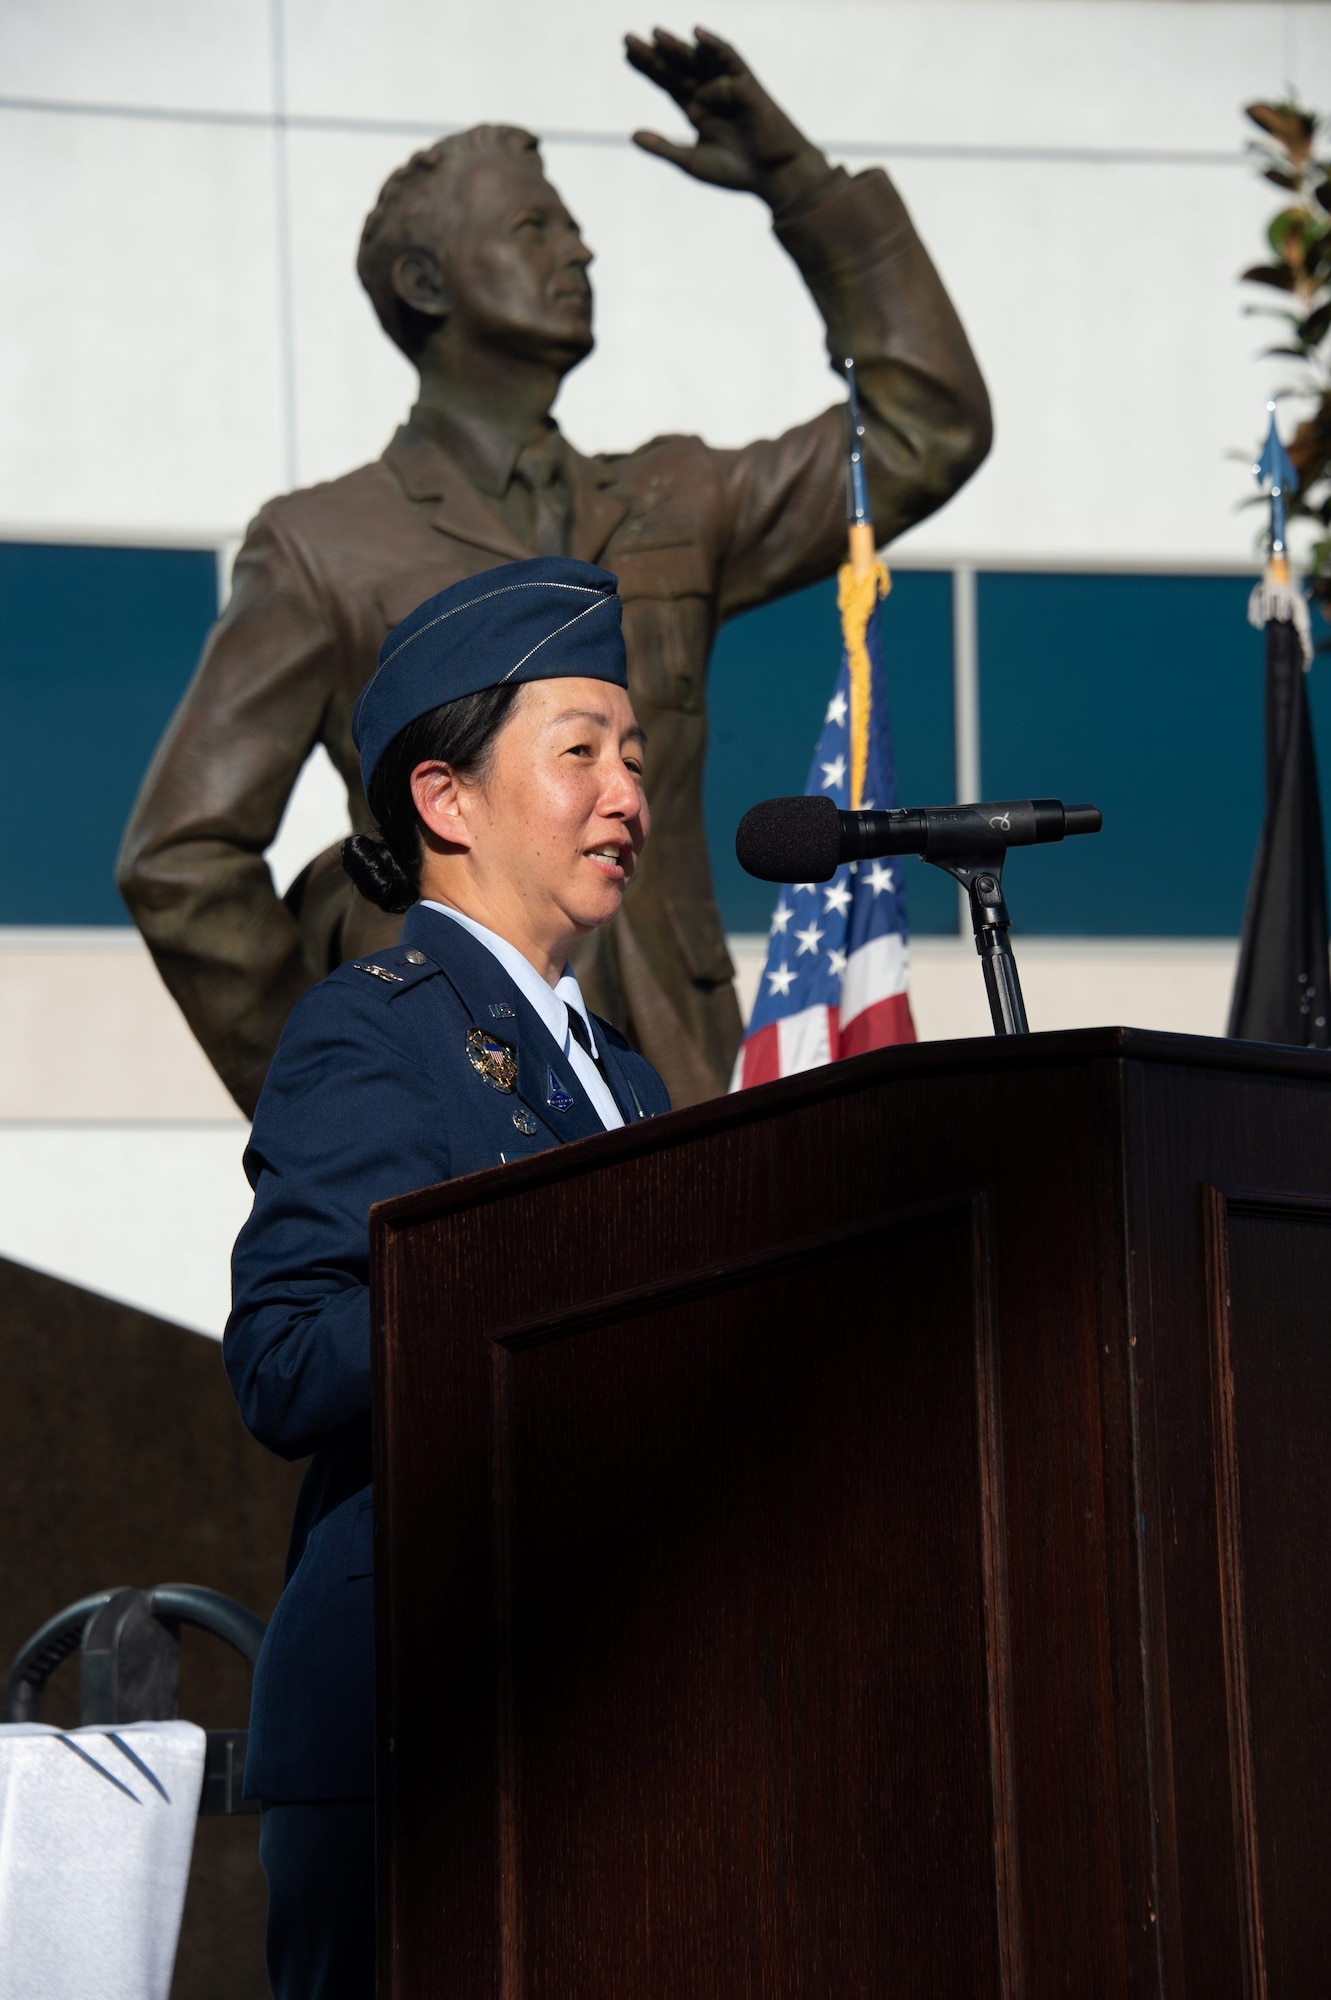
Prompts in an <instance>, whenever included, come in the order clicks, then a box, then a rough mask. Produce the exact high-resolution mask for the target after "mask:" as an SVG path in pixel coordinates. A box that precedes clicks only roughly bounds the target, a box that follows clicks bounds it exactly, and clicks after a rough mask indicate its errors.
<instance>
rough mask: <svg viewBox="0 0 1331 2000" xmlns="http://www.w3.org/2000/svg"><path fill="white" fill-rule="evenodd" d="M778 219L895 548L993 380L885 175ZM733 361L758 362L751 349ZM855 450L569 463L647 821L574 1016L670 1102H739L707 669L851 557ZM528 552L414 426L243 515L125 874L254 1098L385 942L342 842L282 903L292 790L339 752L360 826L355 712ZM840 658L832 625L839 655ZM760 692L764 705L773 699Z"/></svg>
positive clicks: (879, 522)
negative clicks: (627, 713) (843, 360)
mask: <svg viewBox="0 0 1331 2000" xmlns="http://www.w3.org/2000/svg"><path fill="white" fill-rule="evenodd" d="M775 226H776V233H777V236H778V238H779V240H780V241H781V242H782V244H783V245H784V246H785V248H786V249H787V250H788V251H789V253H790V254H791V256H792V257H793V258H794V260H795V262H796V264H797V265H798V266H799V268H800V270H801V271H802V273H803V275H804V277H805V280H806V282H807V283H808V285H809V288H810V290H811V291H812V293H813V296H814V298H815V300H816V302H817V304H818V306H819V308H820V310H821V311H822V314H823V317H824V319H825V321H826V323H827V327H828V345H829V350H830V352H831V353H832V355H833V356H834V357H836V358H837V359H838V361H839V359H840V357H842V356H844V355H847V354H849V355H853V356H854V357H855V361H856V364H857V373H858V379H859V386H860V393H861V401H862V406H863V411H864V417H865V423H866V427H867V435H866V439H865V459H866V464H867V468H868V472H869V480H870V493H871V499H872V503H873V512H874V520H875V523H876V526H877V529H878V533H879V536H880V539H882V540H890V539H891V538H892V537H893V536H895V535H897V534H899V533H900V532H901V531H902V530H903V529H904V528H906V527H908V526H909V525H910V524H911V523H912V522H914V521H917V520H919V519H921V518H922V517H923V516H925V515H926V514H929V513H931V512H932V511H933V510H934V509H935V508H936V507H938V506H939V505H941V504H942V502H943V501H944V500H945V499H947V497H948V496H949V495H950V494H951V493H952V492H953V491H954V490H955V489H956V487H957V486H959V485H960V484H961V483H962V481H963V480H964V479H965V478H966V477H967V476H968V475H969V474H970V472H971V471H972V470H973V469H974V467H975V466H976V465H977V464H978V462H979V460H980V459H981V458H982V457H983V455H984V452H985V450H986V449H987V447H988V441H989V435H990V432H989V412H988V402H987V398H986V395H985V390H984V385H983V383H982V381H981V379H980V375H979V371H978V369H977V368H976V365H975V362H974V359H973V357H972V355H971V352H970V348H969V346H968V345H967V342H966V337H965V334H964V332H963V331H962V328H961V325H960V323H959V321H958V319H957V317H956V314H955V312H954V311H953V308H952V306H951V303H950V301H949V299H948V297H947V294H946V292H945V291H944V289H943V286H942V283H941V281H940V280H939V278H938V276H937V274H936V272H935V271H934V269H933V266H932V264H931V263H930V261H929V258H928V255H927V253H926V252H925V250H924V248H923V246H922V244H921V243H920V241H919V239H918V237H917V236H916V235H915V232H914V230H913V228H912V227H911V224H910V220H909V218H908V216H907V215H906V212H905V209H904V207H903V205H902V203H901V201H900V198H899V197H898V195H897V194H896V192H895V190H894V189H893V187H892V186H891V183H890V182H889V181H888V179H887V177H886V175H885V174H883V173H882V172H881V171H879V170H877V169H874V170H873V171H870V172H868V173H864V174H860V175H858V176H856V177H855V178H853V179H852V178H850V177H848V176H847V175H846V174H845V173H844V172H843V171H842V170H841V169H839V168H838V169H836V170H834V171H832V172H830V173H829V174H828V176H827V177H826V179H825V180H824V181H822V182H821V183H820V184H819V185H818V187H817V188H815V189H814V190H813V191H812V193H810V194H809V195H806V196H805V197H804V198H803V199H802V200H801V201H800V202H799V203H798V204H796V205H795V206H794V207H793V208H792V209H790V210H788V211H786V212H785V213H784V214H783V215H781V216H779V217H778V218H777V221H776V225H775ZM730 365H732V366H733V367H735V368H737V369H742V367H743V356H742V354H737V355H736V356H734V357H733V359H732V361H731V364H730ZM844 456H845V425H844V416H843V406H841V405H837V406H835V407H834V408H832V409H830V410H827V411H825V412H824V413H823V414H822V415H821V416H819V417H816V418H814V419H813V420H812V421H811V422H809V423H805V424H801V425H798V426H797V427H796V428H795V429H793V430H790V431H787V432H786V433H785V435H784V436H782V437H779V438H777V439H775V440H762V441H759V442H757V443H754V444H751V445H747V446H745V447H743V448H742V449H737V450H720V449H715V448H713V447H710V446H708V445H706V444H705V443H703V442H702V440H701V439H699V438H696V437H664V438H658V439H655V440H654V441H653V442H652V443H650V444H647V445H645V446H643V447H642V449H641V450H638V451H635V452H631V453H629V454H627V455H625V456H622V457H613V456H606V457H599V458H590V459H589V458H583V457H581V456H580V455H578V454H576V453H573V452H571V451H570V453H569V464H570V467H571V475H572V504H571V514H570V523H569V531H568V542H569V550H568V552H569V553H570V554H571V555H575V556H579V557H582V558H584V559H586V560H589V561H594V562H598V563H602V564H604V565H605V567H607V568H608V569H611V570H613V571H614V572H615V573H616V575H617V576H618V578H619V585H620V591H621V594H622V597H623V600H624V634H625V639H626V641H627V646H628V663H629V687H630V694H631V697H632V700H633V703H634V706H635V708H636V710H637V713H638V717H639V719H640V721H641V722H642V724H643V726H644V728H645V729H646V731H647V762H646V779H647V791H648V797H649V799H650V802H651V807H652V819H653V831H652V838H651V841H650V842H649V844H648V847H647V849H646V852H645V854H644V856H643V860H642V864H641V866H640V868H639V870H638V873H637V876H636V878H635V880H634V882H633V884H632V886H631V888H630V889H629V892H628V895H627V897H626V899H625V905H624V908H623V910H622V911H621V913H620V916H619V917H618V918H617V919H616V921H615V923H614V924H613V925H611V926H610V927H609V928H608V929H607V930H606V931H604V932H601V933H598V934H597V935H596V936H595V937H594V938H593V939H592V940H591V941H590V942H589V943H588V945H587V946H586V947H584V948H583V950H582V951H581V952H580V954H579V956H578V960H577V971H578V976H579V981H580V983H581V985H582V988H583V992H584V994H585V996H586V999H587V1002H588V1005H589V1006H591V1007H593V1008H595V1009H596V1010H597V1012H599V1013H601V1014H603V1015H605V1016H607V1017H608V1018H610V1019H611V1020H613V1021H614V1022H615V1023H616V1024H617V1026H619V1027H620V1028H622V1029H623V1030H624V1031H625V1032H626V1033H627V1034H628V1035H629V1036H630V1038H631V1039H632V1041H633V1042H634V1044H635V1045H636V1046H637V1047H638V1048H640V1049H642V1050H643V1051H644V1052H645V1053H646V1054H648V1055H649V1056H650V1057H651V1059H652V1060H653V1062H654V1063H655V1064H656V1066H657V1068H658V1069H660V1070H661V1072H662V1074H663V1075H664V1077H665V1079H666V1082H667V1084H668V1086H669V1088H670V1091H671V1095H672V1097H673V1098H674V1101H675V1102H676V1104H684V1103H691V1102H694V1101H697V1100H698V1099H700V1098H702V1097H706V1096H709V1095H711V1094H713V1093H714V1092H716V1091H718V1090H722V1089H724V1088H725V1085H726V1082H727V1080H728V1076H729V1070H730V1065H731V1062H732V1060H733V1057H734V1054H735V1050H736V1048H737V1047H738V1043H739V1038H740V1018H739V1013H738V1009H737V1006H736V1002H735V998H734V992H733V988H732V985H731V978H732V967H731V963H730V959H729V956H728V954H727V951H726V944H725V938H724V935H723V931H722V927H721V921H720V917H719V913H718V911H717V907H716V901H715V897H714V893H713V889H712V880H711V869H710V865H709V861H708V853H707V842H706V835H705V830H704V825H703V811H702V776H703V761H704V752H705V747H706V707H705V682H706V668H707V659H708V654H709V651H710V648H711V643H712V639H713V637H714V635H715V632H716V629H717V626H718V624H719V623H720V622H721V621H722V620H724V619H726V618H729V617H731V616H732V615H733V614H734V613H736V612H739V611H742V610H744V609H746V608H747V607H749V606H752V605H756V604H761V603H763V602H766V601H767V600H769V599H771V598H774V597H777V596H780V595H781V594H782V593H783V592H785V591H790V590H794V589H796V588H798V587H800V586H802V585H804V584H808V583H811V582H814V581H816V580H817V579H818V578H821V577H826V576H828V575H831V574H832V573H833V572H834V571H835V569H836V567H837V565H838V563H839V562H840V561H841V560H842V559H843V558H844V552H845V535H846V530H845V473H844ZM530 553H531V551H530V550H529V549H527V548H525V547H524V546H523V545H522V544H521V543H520V542H519V541H518V540H517V539H516V538H515V536H514V535H513V533H512V532H511V531H510V530H509V528H508V527H507V526H506V525H505V523H504V522H503V521H502V520H501V519H500V517H499V515H498V513H497V512H496V511H495V509H494V507H493V506H492V505H491V504H490V502H489V501H488V499H487V498H486V497H485V496H484V495H483V494H482V493H481V492H480V491H479V490H478V489H477V487H475V486H474V485H473V484H472V483H471V482H470V481H469V480H468V478H467V477H466V476H465V474H464V473H463V472H462V470H461V469H460V468H459V467H458V466H457V465H456V464H455V463H454V461H453V460H452V459H451V458H450V457H449V456H448V455H447V454H446V453H445V452H444V450H443V449H442V448H441V447H440V446H439V445H438V444H436V443H435V442H433V441H432V440H431V439H430V438H428V437H427V436H426V435H425V433H424V431H422V430H421V429H419V428H418V427H417V426H415V425H414V424H410V423H409V424H408V425H407V426H406V427H405V428H404V429H402V430H400V431H399V432H398V434H397V436H396V437H395V438H394V439H393V441H392V443H391V444H390V445H389V447H388V449H387V451H386V452H385V453H384V456H383V458H382V459H380V460H379V461H378V462H376V463H375V464H373V465H368V466H363V467H362V468H361V469H360V470H359V471H356V472H352V473H349V474H347V475H346V477H345V478H342V479H337V480H334V481H332V482H331V483H329V484H326V485H322V486H316V487H313V488H310V489H309V490H307V491H303V492H298V493H293V494H290V495H288V496H287V497H285V498H283V499H279V500H274V501H271V502H270V503H269V504H268V505H267V506H265V507H264V508H263V510H262V511H261V513H260V514H259V516H258V518H257V520H256V521H255V522H254V524H253V525H252V527H251V528H250V531H249V534H248V536H247V538H246V541H245V544H244V547H243V548H242V550H241V552H240V554H239V556H238V558H237V561H236V565H235V571H234V579H233V586H232V594H231V599H230V602H229V604H228V606H227V609H226V611H225V613H224V615H223V617H222V618H221V620H220V621H219V623H218V625H217V626H216V627H215V629H214V632H213V634H212V637H211V639H210V641H209V644H208V646H207V649H206V650H205V653H204V656H203V659H202V661H201V662H200V666H199V669H198V673H197V675H196V677H195V679H194V682H193V684H192V685H191V687H190V689H189V690H188V692H187V694H186V696H185V698H184V701H183V703H182V705H181V707H180V709H179V711H178V712H177V714H176V716H175V718H174V720H173V722H172V724H171V727H170V729H169V730H168V732H167V735H166V737H165V738H164V740H163V743H162V745H161V747H160V749H159V751H158V753H157V756H156V758H155V760H154V762H153V765H152V767H151V769H150V770H149V772H148V775H147V777H146V779H145V781H144V786H143V790H142V792H141V794H140V798H139V801H138V804H137V806H136V808H135V812H134V816H133V818H132V820H131V822H130V825H129V828H128V831H127V833H126V838H125V844H124V848H123V850H122V855H121V862H120V869H119V879H120V883H121V887H122V890H123V892H124V894H125V896H126V899H127V901H128V902H129V904H130V907H131V909H132V911H133V913H134V916H135V919H136V921H137V923H138V924H139V927H140V929H141V930H142V932H143V934H144V936H145V938H146V939H147V941H148V943H149V945H150V946H151V948H152V951H153V954H154V956H155V958H156V960H157V964H158V966H159V968H160V970H161V972H162V975H163V977H164V979H165V981H166V983H167V985H168V986H169V987H170V989H171V991H172V992H173V993H174V995H175V997H176V999H177V1000H178V1001H179V1003H180V1005H181V1007H182V1008H183V1010H184V1012H185V1015H186V1017H187V1019H188V1020H189V1022H190V1025H191V1027H192V1028H193V1029H194V1032H195V1034H196V1035H197V1036H198V1038H199V1040H200V1041H201V1043H202V1044H203V1047H204V1048H205V1050H206V1051H207V1053H208V1055H209V1056H210V1058H211V1060H212V1061H213V1063H214V1065H215V1067H216V1068H217V1070H218V1072H219V1074H220V1075H221V1077H222V1078H223V1080H224V1081H225V1083H226V1084H227V1086H228V1087H229V1089H230V1090H231V1091H232V1093H233V1095H234V1096H235V1097H236V1099H237V1102H238V1103H239V1104H240V1105H241V1107H242V1109H244V1110H246V1111H248V1110H251V1109H252V1107H253V1104H254V1101H255V1099H256V1097H257V1095H258V1090H259V1086H260V1084H261V1082H262V1080H263V1075H264V1072H265V1070H266V1068H267V1066H268V1063H269V1061H270V1060H271V1057H272V1053H273V1050H274V1049H275V1047H276V1046H277V1039H278V1035H279V1034H280V1032H281V1029H282V1025H283V1023H284V1021H285V1020H286V1018H287V1015H288V1014H289V1013H290V1011H291V1008H292V1006H293V1004H294V1003H295V1001H296V999H297V997H298V996H299V994H300V993H301V992H302V991H303V989H304V988H305V987H307V986H308V985H310V984H311V982H313V981H314V980H317V979H319V978H322V977H323V975H324V974H325V973H326V972H327V971H328V970H329V969H330V968H331V967H332V966H333V965H335V964H337V963H338V961H339V960H340V959H343V958H350V957H355V956H357V955H358V954H361V953H364V952H365V951H367V950H371V949H374V948H376V947H378V946H380V945H383V944H386V943H388V942H391V940H392V938H393V936H394V934H395V929H396V925H395V921H394V920H392V919H385V918H384V917H383V915H382V914H381V913H380V912H378V911H376V910H373V909H372V908H371V907H370V906H369V905H368V904H367V903H365V902H364V901H363V900H362V899H361V898H360V897H358V896H357V895H356V894H355V892H354V891H353V890H352V889H351V887H350V885H349V883H348V882H347V880H346V878H345V876H344V875H343V874H342V872H341V870H340V868H339V867H338V864H337V856H336V852H335V851H334V850H329V852H328V853H326V854H325V855H323V856H321V857H319V858H318V859H317V860H316V861H315V862H314V863H312V864H311V866H310V867H309V868H308V869H307V870H306V871H305V872H304V874H303V875H302V876H301V878H300V879H299V880H298V881H297V883H296V884H295V885H293V888H292V890H291V891H290V892H289V893H288V895H287V897H286V899H285V901H282V900H280V899H279V898H278V896H277V895H276V893H275V891H274V888H273V884H272V881H271V878H270V876H269V873H268V869H267V866H266V864H265V861H264V852H265V849H266V848H267V847H268V846H269V844H270V843H271V841H272V840H273V838H274V836H275V835H276V832H277V829H278V826H279V824H280V822H281V818H282V813H283V810H284V808H285V806H286V802H287V799H288V797H289V795H290V793H291V789H292V786H293V785H294V783H295V780H296V777H297V776H298V774H299V772H300V770H301V768H302V766H303V764H304V762H305V760H306V758H307V757H308V756H309V754H310V752H311V751H312V750H313V749H314V748H315V747H316V745H318V744H320V743H322V744H324V745H325V746H326V748H327V750H328V753H329V755H330V757H331V759H332V761H333V763H334V765H335V766H336V767H337V770H338V771H339V772H340V774H341V776H342V778H343V779H344V780H345V783H346V786H347V792H348V798H349V801H350V806H351V817H352V821H353V824H354V825H355V826H356V827H357V828H358V829H364V828H366V827H368V825H369V824H370V822H369V814H368V809H367V807H366V804H365V799H364V794H363V792H362V789H361V784H360V778H359V772H358V768H357V758H356V753H355V750H354V747H353V745H352V740H351V727H350V724H351V712H352V708H353V705H354V703H355V700H356V696H357V694H358V693H359V691H360V689H361V687H362V686H363V684H364V682H365V681H366V680H367V679H368V677H369V675H370V673H371V671H372V670H373V667H374V664H375V659H376V656H377V653H378V649H379V647H380V645H381V643H382V641H383V639H384V637H385V635H386V633H387V632H388V631H389V630H390V629H391V627H392V626H393V625H394V624H396V623H397V622H398V621H399V620H400V619H402V618H404V617H405V616H406V615H407V614H408V612H410V611H412V610H413V609H414V608H415V607H416V606H417V605H418V604H420V603H421V602H423V601H424V599H425V598H427V597H429V596H432V595H433V594H434V593H435V592H436V591H439V590H442V589H443V588H444V587H445V586H447V585H448V584H450V583H454V582H456V581H457V580H458V579H459V578H460V577H463V576H468V575H471V574H474V573H475V572H476V571H478V570H483V569H487V568H490V567H492V566H493V565H494V564H496V563H498V562H503V561H506V560H513V559H515V558H520V557H523V556H527V555H530ZM835 643H836V641H835V634H834V632H833V631H831V630H829V634H828V644H829V648H830V649H833V650H832V651H829V655H828V659H829V662H830V661H831V660H832V658H833V651H834V649H835ZM811 671H813V672H817V671H818V669H817V666H816V663H811ZM830 673H831V666H830V665H829V666H828V674H829V676H830ZM752 697H753V700H754V703H755V704H756V705H757V704H761V703H762V701H763V699H764V689H763V687H762V685H761V682H759V681H755V685H754V687H753V689H752Z"/></svg>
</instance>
